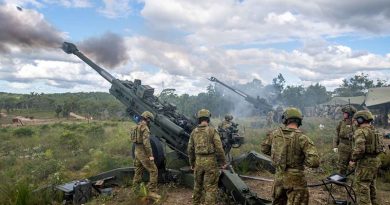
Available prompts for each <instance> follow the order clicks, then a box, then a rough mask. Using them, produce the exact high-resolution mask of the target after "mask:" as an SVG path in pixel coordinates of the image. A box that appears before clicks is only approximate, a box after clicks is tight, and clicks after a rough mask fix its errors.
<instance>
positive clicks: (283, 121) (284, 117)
mask: <svg viewBox="0 0 390 205" xmlns="http://www.w3.org/2000/svg"><path fill="white" fill-rule="evenodd" d="M281 119H282V123H283V124H286V116H285V115H284V114H283V115H282V117H281Z"/></svg>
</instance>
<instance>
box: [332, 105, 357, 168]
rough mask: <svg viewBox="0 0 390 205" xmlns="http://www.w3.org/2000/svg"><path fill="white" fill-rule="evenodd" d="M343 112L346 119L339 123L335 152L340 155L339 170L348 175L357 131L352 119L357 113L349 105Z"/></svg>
mask: <svg viewBox="0 0 390 205" xmlns="http://www.w3.org/2000/svg"><path fill="white" fill-rule="evenodd" d="M341 111H342V112H343V118H344V119H343V120H341V121H340V122H339V124H338V126H337V128H336V136H335V138H334V140H333V151H334V152H335V153H338V154H339V159H338V168H339V172H340V174H342V175H346V174H347V171H348V163H349V161H350V159H351V153H352V136H353V132H354V131H355V130H356V126H355V125H354V124H353V123H352V117H353V115H354V114H355V113H356V108H354V107H353V106H349V105H347V106H344V107H343V108H342V109H341Z"/></svg>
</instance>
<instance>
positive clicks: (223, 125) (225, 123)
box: [218, 120, 233, 130]
mask: <svg viewBox="0 0 390 205" xmlns="http://www.w3.org/2000/svg"><path fill="white" fill-rule="evenodd" d="M232 124H233V122H232V121H227V120H224V121H223V122H221V124H219V125H218V128H221V129H224V130H226V129H227V128H229V127H230V126H232Z"/></svg>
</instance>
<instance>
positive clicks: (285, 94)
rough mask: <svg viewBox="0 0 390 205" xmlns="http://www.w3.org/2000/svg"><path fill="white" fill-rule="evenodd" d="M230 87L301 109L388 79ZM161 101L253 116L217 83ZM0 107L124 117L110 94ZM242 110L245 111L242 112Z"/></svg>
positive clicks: (1, 100) (50, 97)
mask: <svg viewBox="0 0 390 205" xmlns="http://www.w3.org/2000/svg"><path fill="white" fill-rule="evenodd" d="M231 86H232V87H234V88H236V89H239V90H241V91H244V92H246V93H247V94H249V95H251V96H253V97H257V96H259V97H260V98H265V99H266V100H267V101H268V102H269V103H270V104H271V105H274V106H277V105H281V106H294V107H299V108H301V109H303V108H305V107H312V106H315V105H318V104H321V103H325V102H327V101H329V100H330V98H331V97H332V96H341V97H351V96H359V95H364V94H365V93H366V92H367V91H368V89H370V88H373V87H385V86H389V84H388V82H387V81H384V80H376V81H374V80H372V79H370V78H369V76H368V74H364V73H361V74H357V75H355V76H353V77H351V78H348V79H344V80H343V83H342V84H341V85H340V86H339V87H338V88H336V89H335V90H334V91H332V92H331V91H328V90H326V88H325V86H323V85H321V84H319V83H316V84H313V85H309V86H306V87H305V86H303V85H286V81H285V78H284V76H283V75H282V74H278V75H277V76H276V77H275V78H273V80H272V83H271V84H269V85H264V84H263V83H262V81H261V80H258V79H254V80H253V81H251V82H248V83H245V84H233V85H231ZM158 97H159V99H160V100H161V101H165V102H168V103H172V104H174V105H176V107H177V109H178V111H179V112H181V113H183V114H185V115H187V116H192V115H194V114H195V113H196V111H197V110H199V109H201V108H208V109H209V110H210V111H211V112H212V114H213V115H214V116H223V115H225V114H226V113H231V112H233V111H234V110H237V109H238V108H239V107H241V110H240V111H239V112H240V114H242V115H249V116H250V115H256V114H257V113H256V110H255V108H254V107H253V106H252V105H251V104H249V103H246V102H245V100H244V98H242V97H241V96H238V95H237V94H236V93H233V92H232V91H230V90H228V89H226V88H224V87H223V86H221V85H219V84H210V85H208V87H207V89H206V91H205V92H201V93H199V94H197V95H189V94H182V95H178V94H175V93H174V89H166V90H164V91H162V92H161V94H160V95H159V96H158ZM0 109H2V110H6V111H7V112H10V111H12V110H15V109H27V110H30V109H33V110H40V111H50V112H53V113H54V114H55V115H56V116H57V117H68V116H69V113H70V112H76V113H78V114H81V115H85V116H90V117H93V118H100V119H106V118H110V117H121V116H125V110H126V108H125V107H124V105H123V104H121V103H120V102H119V101H118V100H116V99H115V98H114V97H113V96H112V95H110V94H109V93H103V92H91V93H58V94H44V93H40V94H39V93H35V92H32V93H30V94H10V93H0ZM244 111H245V112H244Z"/></svg>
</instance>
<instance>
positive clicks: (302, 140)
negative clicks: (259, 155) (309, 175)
mask: <svg viewBox="0 0 390 205" xmlns="http://www.w3.org/2000/svg"><path fill="white" fill-rule="evenodd" d="M261 151H262V152H263V153H264V154H267V155H271V158H272V163H273V165H274V166H275V168H276V169H277V170H279V171H286V170H288V169H298V170H303V169H304V165H306V166H308V167H311V168H316V167H318V166H319V157H318V154H317V149H316V148H315V146H314V143H313V142H312V140H310V138H308V137H307V136H306V135H304V134H302V132H301V131H300V130H299V129H292V128H287V127H285V128H278V129H275V130H274V131H272V132H270V133H269V134H268V135H267V137H266V139H265V140H264V141H263V143H262V144H261Z"/></svg>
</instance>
